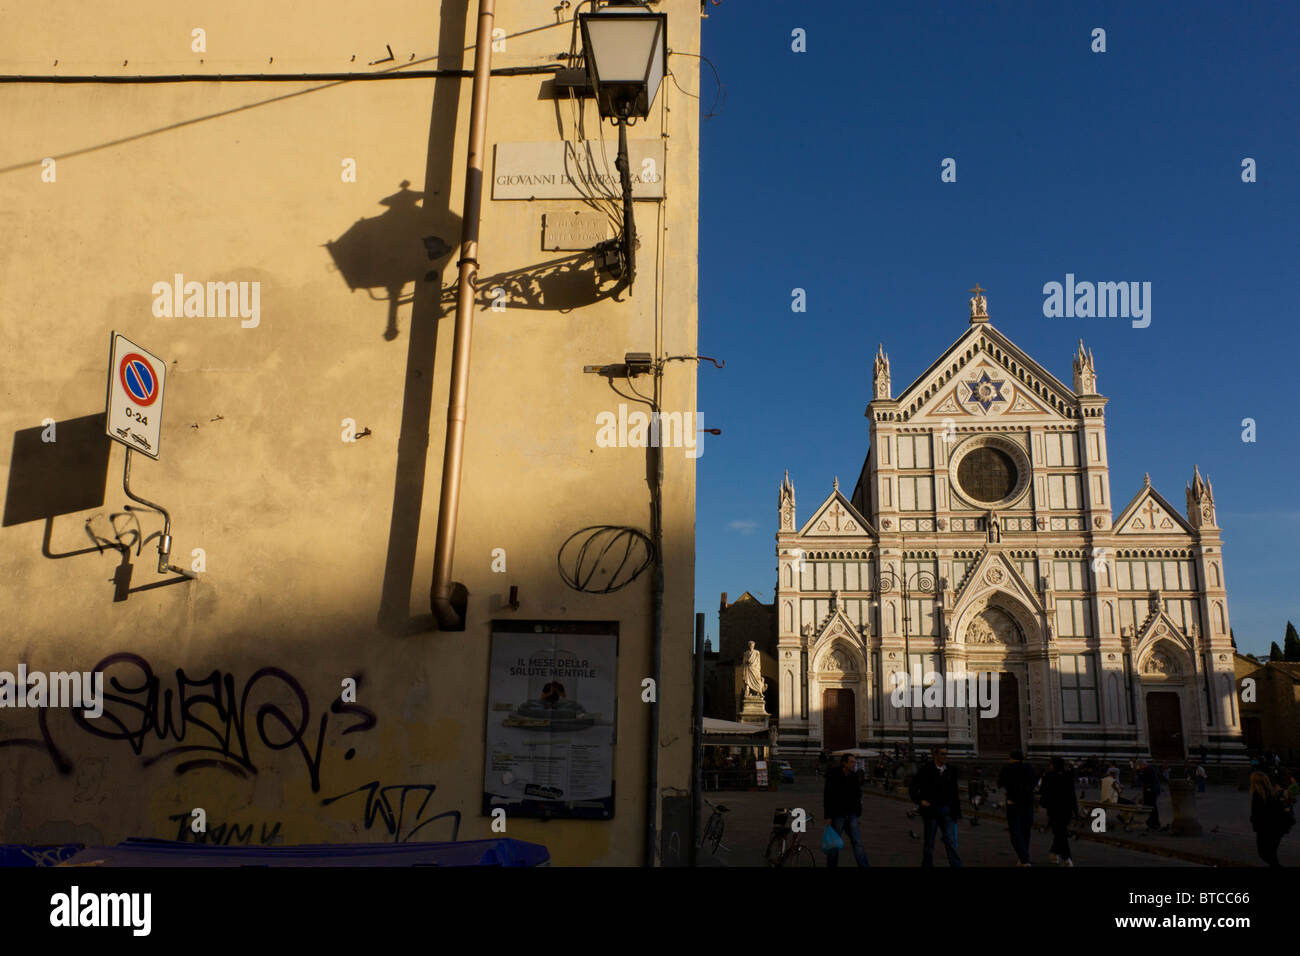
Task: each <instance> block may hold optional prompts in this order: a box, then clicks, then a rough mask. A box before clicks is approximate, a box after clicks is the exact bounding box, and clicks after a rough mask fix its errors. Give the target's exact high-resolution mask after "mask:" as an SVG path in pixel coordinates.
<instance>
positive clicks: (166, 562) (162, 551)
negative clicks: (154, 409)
mask: <svg viewBox="0 0 1300 956" xmlns="http://www.w3.org/2000/svg"><path fill="white" fill-rule="evenodd" d="M122 490H123V491H124V492H126V496H127V497H128V498H130V499H131V500H132V501H138V502H140V504H142V505H144V506H145V507H146V508H148V509H149V510H150V511H156V512H158V513H159V514H160V515H162V516H163V530H162V537H160V538H159V539H158V573H159V574H166V573H167V572H168V571H171V572H173V573H175V574H179V575H181V576H182V577H186V578H189V579H190V580H191V581H192V580H195V579H196V578H198V574H196V573H195V572H193V571H188V570H186V569H185V568H178V567H176V565H174V564H172V563H171V557H172V516H171V515H170V514H169V513H168V512H167V509H166V508H164V507H163V506H162V505H159V504H155V503H154V502H152V501H149V500H148V499H147V498H141V497H140V496H139V495H137V494H136V493H135V492H133V491H132V490H131V449H130V448H127V450H126V464H125V465H124V466H123V468H122ZM127 507H128V508H129V507H130V505H128V506H127Z"/></svg>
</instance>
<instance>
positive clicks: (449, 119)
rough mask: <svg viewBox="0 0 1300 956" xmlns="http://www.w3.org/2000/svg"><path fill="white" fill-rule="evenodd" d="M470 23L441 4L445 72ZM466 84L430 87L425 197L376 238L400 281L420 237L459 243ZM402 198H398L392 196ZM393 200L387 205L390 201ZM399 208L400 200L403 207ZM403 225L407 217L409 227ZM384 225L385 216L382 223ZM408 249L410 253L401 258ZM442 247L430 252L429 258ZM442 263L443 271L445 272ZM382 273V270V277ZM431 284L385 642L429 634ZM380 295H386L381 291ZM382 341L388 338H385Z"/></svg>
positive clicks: (406, 415)
mask: <svg viewBox="0 0 1300 956" xmlns="http://www.w3.org/2000/svg"><path fill="white" fill-rule="evenodd" d="M467 16H468V6H467V5H466V4H457V3H444V4H442V8H441V11H440V14H439V24H438V62H439V64H440V65H441V66H444V67H446V68H448V69H457V68H460V67H462V66H463V65H464V61H465V50H464V46H463V44H464V37H465V25H466V22H467ZM465 82H469V81H468V80H466V79H463V78H461V77H439V78H438V79H436V80H434V86H433V104H432V107H431V110H430V116H429V145H428V152H427V154H426V161H425V170H424V196H423V202H422V203H421V205H420V207H419V214H418V215H413V214H412V213H411V212H410V210H409V209H406V210H405V211H403V206H401V205H390V211H389V213H385V216H390V217H391V218H390V220H389V225H391V226H392V227H393V228H394V229H395V230H396V233H395V238H390V237H381V238H380V239H378V244H379V248H380V249H383V248H385V247H391V244H392V242H393V241H400V242H402V243H403V249H402V251H401V252H400V253H399V259H400V261H401V265H400V266H399V267H397V271H396V272H395V273H394V281H395V278H396V276H398V275H404V274H405V270H406V269H408V268H410V266H411V263H410V261H409V260H408V259H407V258H406V257H407V256H408V255H413V254H418V255H423V256H424V259H423V262H422V263H421V265H420V271H419V273H418V275H423V274H424V271H425V270H426V269H427V268H428V263H429V258H428V256H429V251H426V250H425V249H424V246H423V244H422V242H420V241H419V240H420V237H423V236H432V237H439V238H440V240H441V243H442V244H443V245H445V246H446V247H447V251H448V252H449V253H450V252H452V250H454V249H455V248H456V247H457V246H458V245H459V242H460V216H459V215H458V214H456V213H454V212H452V210H451V208H450V206H449V197H450V196H451V193H452V189H451V177H452V169H453V166H454V160H455V157H454V152H455V146H456V127H457V118H458V115H459V112H460V98H461V97H460V94H461V88H462V84H463V83H465ZM397 195H398V196H401V193H400V192H399V193H398V194H397ZM390 198H393V197H390ZM401 202H402V203H405V202H406V199H405V198H403V199H402V200H401ZM408 217H410V218H409V219H408ZM379 218H380V219H383V218H384V216H380V217H379ZM417 222H418V223H419V224H420V228H419V229H416V230H415V232H416V233H417V236H416V237H415V238H414V239H412V238H411V229H410V228H409V226H411V225H414V224H415V223H417ZM407 243H411V244H413V246H414V250H415V252H414V253H410V252H408V251H407V246H406V244H407ZM439 248H441V247H440V246H439V247H437V248H435V249H433V250H430V251H432V252H434V253H436V252H437V251H438V249H439ZM451 263H452V260H451V259H450V258H448V259H447V260H446V261H445V262H444V263H443V264H442V266H441V268H450V267H451ZM381 271H382V270H381ZM435 274H437V275H436V278H435V275H433V274H431V275H430V276H429V277H426V278H430V279H432V280H433V281H426V282H415V286H414V290H413V292H412V294H411V320H410V321H411V328H410V334H409V336H408V337H407V338H408V341H407V350H406V375H405V383H406V384H405V390H404V393H403V396H402V421H401V426H400V431H399V433H398V439H397V467H396V471H395V476H394V482H393V511H392V518H391V519H390V522H389V529H388V552H387V555H386V556H385V562H384V580H383V586H382V591H381V595H380V600H379V613H378V618H377V620H378V625H379V627H380V629H381V630H383V631H385V632H386V633H389V634H411V633H421V632H424V631H428V630H430V629H431V626H432V622H433V616H432V613H430V614H428V615H421V616H417V617H416V618H414V619H412V617H411V613H410V609H411V588H412V586H413V583H414V575H415V558H416V549H417V545H418V540H419V532H420V515H421V511H422V510H423V504H424V484H425V474H426V471H427V469H428V458H429V423H430V418H431V413H432V405H433V384H434V375H433V370H434V356H435V353H436V351H437V345H438V319H439V318H441V317H442V315H443V314H444V310H443V304H442V296H441V289H442V282H441V275H440V272H439V270H438V269H435ZM385 291H388V290H387V289H386V290H385ZM389 299H390V301H389V310H390V313H389V314H390V328H391V327H392V314H393V313H392V310H394V309H395V308H396V304H395V302H394V299H393V297H392V296H391V295H390V297H389ZM385 337H388V333H387V332H385Z"/></svg>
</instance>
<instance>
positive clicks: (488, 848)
mask: <svg viewBox="0 0 1300 956" xmlns="http://www.w3.org/2000/svg"><path fill="white" fill-rule="evenodd" d="M550 862H551V855H550V853H549V852H548V851H547V849H546V847H544V846H542V845H540V844H538V843H525V842H524V841H523V840H510V839H505V838H502V839H498V840H461V841H458V842H456V843H317V844H310V845H305V846H257V847H250V846H205V845H202V844H194V843H177V842H175V841H174V840H140V839H134V840H126V841H125V842H123V843H119V844H118V845H117V846H107V847H84V848H83V847H80V846H62V847H48V846H46V847H24V846H0V865H4V866H52V865H65V866H546V865H549V864H550Z"/></svg>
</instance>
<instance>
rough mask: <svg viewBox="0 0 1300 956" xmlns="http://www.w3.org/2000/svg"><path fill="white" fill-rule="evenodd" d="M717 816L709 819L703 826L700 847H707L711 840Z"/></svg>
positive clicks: (716, 823) (716, 825)
mask: <svg viewBox="0 0 1300 956" xmlns="http://www.w3.org/2000/svg"><path fill="white" fill-rule="evenodd" d="M718 822H719V821H718V818H717V816H712V817H709V819H708V820H707V821H706V822H705V824H704V830H703V832H702V833H700V846H708V845H709V841H710V840H712V839H713V831H714V830H716V829H717V828H718Z"/></svg>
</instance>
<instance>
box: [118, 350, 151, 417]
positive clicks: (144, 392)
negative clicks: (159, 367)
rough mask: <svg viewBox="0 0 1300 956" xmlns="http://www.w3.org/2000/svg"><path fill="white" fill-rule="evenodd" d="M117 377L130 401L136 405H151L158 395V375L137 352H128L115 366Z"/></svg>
mask: <svg viewBox="0 0 1300 956" xmlns="http://www.w3.org/2000/svg"><path fill="white" fill-rule="evenodd" d="M117 375H118V378H120V379H121V380H122V387H123V388H124V389H126V394H127V395H129V396H130V397H131V401H133V402H135V404H137V405H144V406H148V405H152V404H153V403H154V400H155V399H156V398H157V397H158V376H157V375H155V374H154V371H153V366H152V365H150V364H149V360H148V359H147V358H145V357H144V356H143V355H141V354H140V353H139V352H128V353H127V354H126V355H124V356H123V357H122V361H121V363H120V364H119V365H118V367H117Z"/></svg>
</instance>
